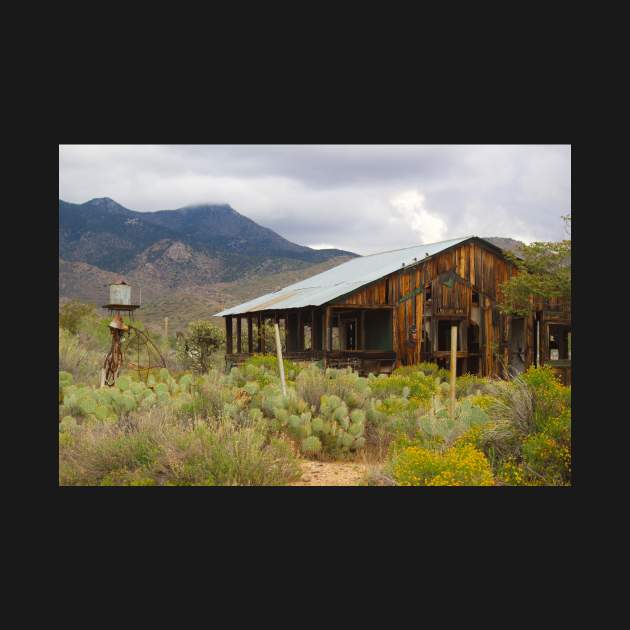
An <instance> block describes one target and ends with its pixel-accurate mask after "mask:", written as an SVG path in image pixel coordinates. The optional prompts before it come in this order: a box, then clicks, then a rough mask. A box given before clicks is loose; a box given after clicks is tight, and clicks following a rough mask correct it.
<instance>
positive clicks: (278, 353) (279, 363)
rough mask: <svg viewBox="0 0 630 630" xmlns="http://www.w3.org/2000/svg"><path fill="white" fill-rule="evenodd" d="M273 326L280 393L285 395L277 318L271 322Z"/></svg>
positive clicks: (285, 387) (285, 386)
mask: <svg viewBox="0 0 630 630" xmlns="http://www.w3.org/2000/svg"><path fill="white" fill-rule="evenodd" d="M273 327H274V329H275V331H276V354H277V355H278V369H279V370H280V382H281V383H282V395H283V396H286V395H287V384H286V381H285V380H284V363H283V362H282V346H281V345H280V328H279V326H278V319H277V317H276V320H275V321H274V323H273Z"/></svg>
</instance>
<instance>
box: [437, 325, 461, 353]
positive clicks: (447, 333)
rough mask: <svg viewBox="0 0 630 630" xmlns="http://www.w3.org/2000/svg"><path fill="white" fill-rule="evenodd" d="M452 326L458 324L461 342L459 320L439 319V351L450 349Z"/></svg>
mask: <svg viewBox="0 0 630 630" xmlns="http://www.w3.org/2000/svg"><path fill="white" fill-rule="evenodd" d="M452 326H457V336H458V345H460V344H461V341H459V321H458V320H456V319H440V320H439V321H438V352H442V351H445V350H449V351H450V349H451V327H452ZM459 349H461V348H459Z"/></svg>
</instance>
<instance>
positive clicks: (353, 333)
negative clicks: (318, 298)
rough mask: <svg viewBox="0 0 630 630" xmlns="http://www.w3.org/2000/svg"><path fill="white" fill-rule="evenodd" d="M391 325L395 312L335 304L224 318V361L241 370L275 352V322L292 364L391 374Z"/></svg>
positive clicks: (285, 354)
mask: <svg viewBox="0 0 630 630" xmlns="http://www.w3.org/2000/svg"><path fill="white" fill-rule="evenodd" d="M392 320H393V307H391V306H383V305H360V306H359V305H345V304H333V305H325V306H313V307H308V306H307V307H302V308H293V309H283V310H273V309H270V310H263V311H256V312H250V313H243V314H239V315H226V316H225V325H226V357H225V359H226V362H227V363H231V364H233V365H240V364H242V363H243V362H245V361H246V360H247V359H248V358H249V357H251V356H252V355H254V354H264V353H269V352H275V337H274V335H273V324H274V323H277V324H278V326H279V328H280V333H281V343H282V354H283V356H284V357H285V358H287V359H290V360H291V361H295V362H313V361H322V363H323V366H324V367H347V366H350V367H352V368H353V369H354V370H356V371H358V372H360V373H361V374H368V373H370V372H373V373H375V374H389V373H391V371H392V370H393V368H394V366H395V363H396V353H395V352H394V350H393V334H392V331H393V321H392Z"/></svg>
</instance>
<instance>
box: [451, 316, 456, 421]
mask: <svg viewBox="0 0 630 630" xmlns="http://www.w3.org/2000/svg"><path fill="white" fill-rule="evenodd" d="M456 378H457V326H451V418H454V417H455V379H456Z"/></svg>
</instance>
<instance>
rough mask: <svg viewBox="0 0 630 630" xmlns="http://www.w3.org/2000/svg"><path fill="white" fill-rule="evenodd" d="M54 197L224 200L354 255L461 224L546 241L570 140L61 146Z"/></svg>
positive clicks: (286, 231)
mask: <svg viewBox="0 0 630 630" xmlns="http://www.w3.org/2000/svg"><path fill="white" fill-rule="evenodd" d="M59 196H60V198H62V199H64V200H66V201H71V202H75V203H82V202H84V201H87V200H89V199H91V198H93V197H111V198H113V199H115V200H116V201H118V202H119V203H121V204H122V205H124V206H126V207H127V208H130V209H132V210H139V211H149V210H167V209H174V208H179V207H182V206H185V205H189V204H194V203H229V204H230V205H231V206H232V207H233V208H234V209H236V210H237V211H238V212H240V213H242V214H244V215H246V216H248V217H250V218H251V219H253V220H254V221H256V222H257V223H260V224H261V225H264V226H266V227H270V228H271V229H273V230H275V231H276V232H278V233H280V234H282V235H283V236H284V237H286V238H288V239H289V240H291V241H294V242H296V243H300V244H303V245H310V246H317V247H321V246H330V247H339V248H342V249H349V250H352V251H355V252H357V253H360V254H369V253H373V252H376V251H381V250H387V249H394V248H397V247H406V246H409V245H413V244H415V243H423V242H432V241H436V240H443V239H447V238H453V237H458V236H464V235H467V234H477V235H479V236H507V237H512V238H517V239H520V240H526V241H532V240H552V239H556V238H563V236H564V231H563V222H562V220H561V218H560V216H561V215H563V214H568V213H569V212H570V211H571V147H570V146H558V145H553V146H545V145H479V146H477V145H462V146H458V145H444V146H433V145H432V146H412V145H402V146H387V145H374V146H368V145H321V146H320V145H288V146H285V145H231V146H223V145H210V146H208V145H205V146H204V145H192V146H180V145H167V146H159V145H155V146H152V145H122V146H120V145H98V146H87V145H61V146H60V147H59Z"/></svg>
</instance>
